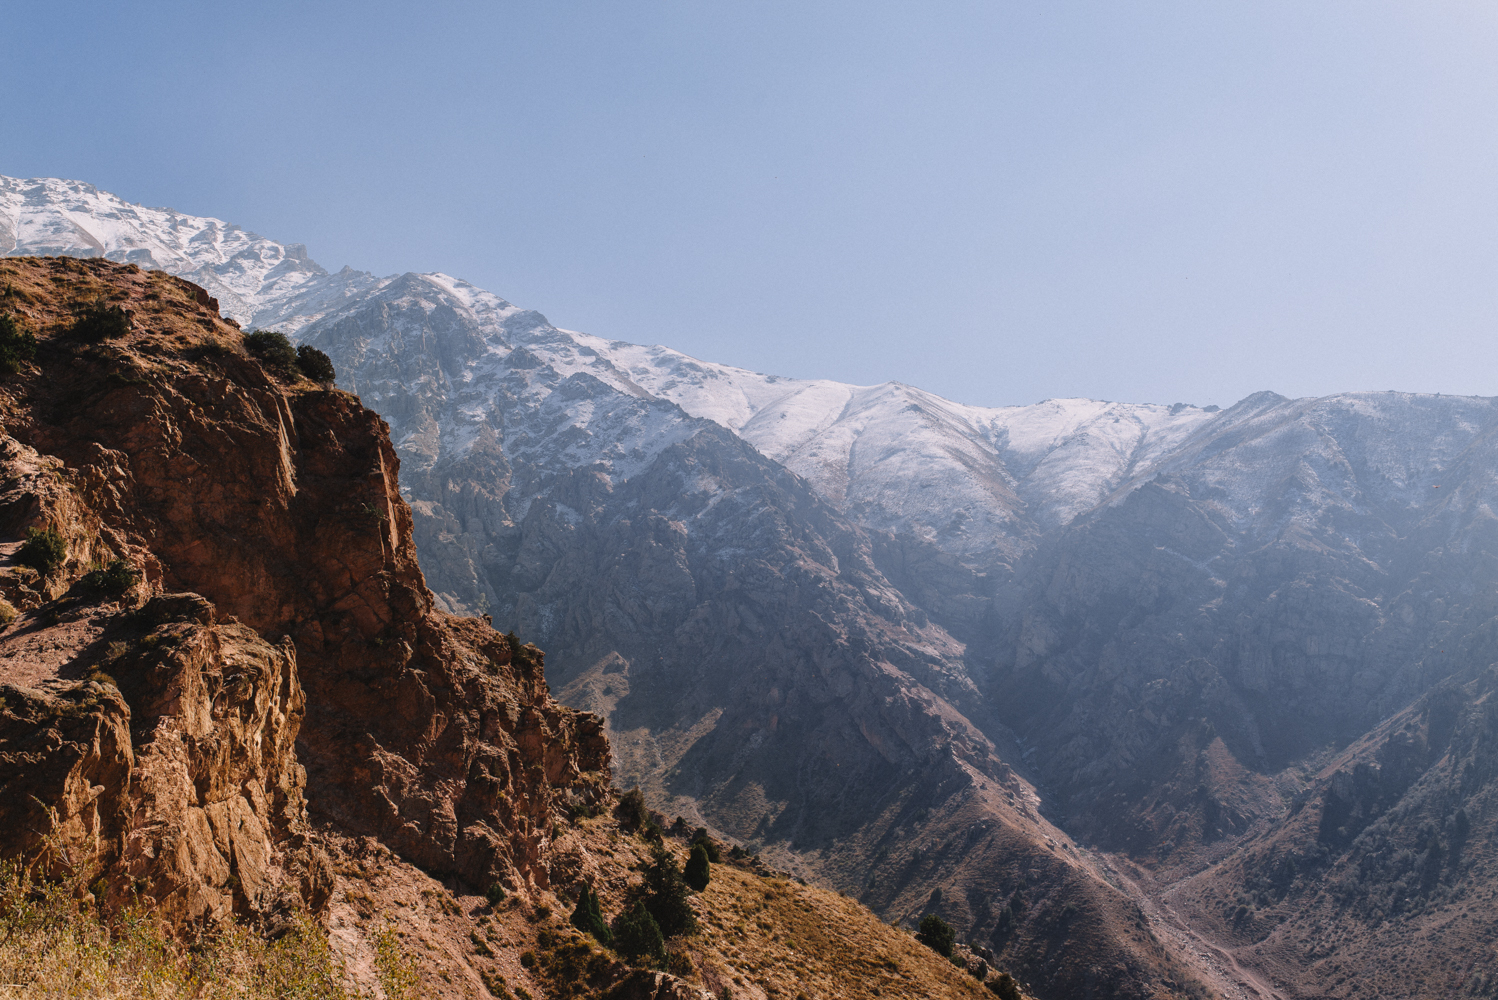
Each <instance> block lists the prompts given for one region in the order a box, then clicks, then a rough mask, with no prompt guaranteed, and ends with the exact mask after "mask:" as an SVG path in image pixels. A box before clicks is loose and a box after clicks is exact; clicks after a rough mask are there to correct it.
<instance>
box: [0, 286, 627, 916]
mask: <svg viewBox="0 0 1498 1000" xmlns="http://www.w3.org/2000/svg"><path fill="white" fill-rule="evenodd" d="M3 266H4V268H5V280H6V281H7V282H8V287H9V289H10V290H9V292H8V301H7V303H6V306H7V308H8V309H11V310H13V311H14V312H16V313H17V314H18V315H20V316H22V317H23V318H24V320H25V321H26V322H27V323H29V324H31V325H32V326H33V328H34V329H36V330H37V331H38V332H39V333H40V334H42V339H41V344H40V348H39V351H38V357H37V364H36V366H34V367H30V368H28V369H27V370H26V371H23V372H22V373H21V374H20V375H18V376H11V377H9V378H5V379H3V380H0V420H3V426H4V430H5V434H4V436H3V437H0V462H3V465H0V538H4V539H11V540H13V541H10V542H9V544H8V545H6V546H4V547H3V548H0V557H3V563H0V590H3V591H4V592H5V593H6V594H8V595H9V596H10V597H11V599H12V600H13V602H14V603H15V604H17V605H18V606H19V607H20V610H21V612H22V616H21V617H20V619H19V620H18V621H16V622H15V623H14V624H12V625H11V626H10V628H9V629H8V630H6V631H5V632H4V633H3V634H0V683H4V684H7V685H9V686H8V687H6V688H5V691H4V695H3V697H4V701H5V707H4V709H3V714H0V782H4V783H5V787H4V790H3V791H0V803H3V804H0V810H5V812H4V813H3V814H0V815H3V818H4V819H6V820H8V821H10V822H11V825H12V827H13V828H14V829H18V830H22V831H26V832H25V833H24V834H23V835H22V836H20V837H19V838H18V839H8V840H7V842H6V848H7V850H11V851H14V850H35V849H36V848H37V847H38V846H39V844H40V843H41V840H42V838H46V837H51V838H52V840H53V841H54V842H56V843H57V846H58V848H59V849H60V850H63V851H66V852H67V853H68V854H69V855H70V856H72V857H73V858H74V860H78V859H81V858H96V859H97V860H98V861H99V863H101V864H102V865H104V866H105V868H106V869H107V870H108V871H109V872H112V873H114V874H115V875H117V876H118V877H117V878H116V879H115V880H114V881H113V882H111V886H112V888H111V892H112V893H118V894H120V896H121V898H123V896H124V895H125V894H128V893H130V892H134V891H149V892H150V894H151V895H152V896H153V898H156V899H158V900H159V901H160V902H161V904H162V907H163V911H164V912H165V913H167V914H169V915H171V916H172V917H174V918H176V919H180V920H183V921H190V920H213V919H219V918H222V917H224V916H226V915H227V914H229V913H231V912H239V913H269V912H272V911H274V910H275V909H277V908H278V907H280V906H282V905H283V904H284V903H286V902H287V901H288V900H289V899H290V898H291V897H293V896H295V897H300V898H301V900H302V901H303V902H313V903H315V902H316V901H317V897H318V896H319V895H323V896H325V894H326V891H327V883H328V879H327V877H326V873H325V872H321V871H320V869H321V868H324V867H325V866H326V861H325V860H322V859H319V857H318V855H317V851H316V849H315V846H314V845H313V844H312V843H311V842H310V841H309V840H308V838H307V829H308V824H307V820H308V802H310V803H311V804H312V810H313V818H314V819H315V820H319V821H322V822H331V823H333V824H335V825H336V827H337V828H339V829H341V830H344V831H347V832H349V833H353V834H357V835H364V836H374V837H376V838H378V839H380V840H382V841H384V842H385V843H386V844H388V845H389V847H390V848H391V849H393V850H395V851H397V852H398V853H399V854H400V855H402V856H403V857H405V858H407V859H408V860H410V861H412V862H414V863H416V864H419V865H421V866H422V867H423V868H425V869H426V870H428V871H430V872H433V873H436V874H439V875H447V876H450V877H458V878H461V879H463V880H466V881H467V882H468V883H469V884H472V885H476V886H486V885H489V884H492V883H494V882H500V883H502V884H507V885H510V886H512V887H518V886H522V885H526V884H536V885H543V886H544V885H545V884H547V882H548V879H549V871H548V861H547V851H546V848H547V845H548V843H549V839H550V836H551V830H552V826H553V823H554V821H555V819H556V818H558V817H560V816H565V815H566V813H567V809H568V807H569V805H572V804H577V805H584V804H589V803H594V802H596V801H597V800H599V799H600V798H601V797H603V796H605V795H606V794H607V788H608V773H609V772H608V768H609V764H608V745H607V741H606V740H605V738H604V737H603V733H602V724H601V720H599V719H598V718H597V717H596V716H591V715H588V714H585V713H578V712H574V711H571V710H569V709H565V708H563V707H561V706H560V705H558V704H557V703H556V702H554V701H553V700H552V699H551V698H550V695H549V693H548V688H547V685H546V681H545V679H544V671H543V660H542V656H541V654H540V652H539V651H538V650H535V649H534V647H524V648H522V647H520V646H519V645H518V644H513V643H511V642H510V641H508V640H507V639H506V638H505V637H504V636H502V635H500V634H499V633H497V632H495V631H494V630H493V629H492V628H491V627H490V626H489V625H488V624H487V623H486V622H484V621H481V620H479V619H458V618H453V617H452V616H450V615H448V614H446V613H444V612H442V611H440V610H437V609H435V608H434V607H433V603H432V599H431V596H430V594H429V593H428V591H427V590H426V588H425V585H424V582H423V579H422V575H421V572H420V570H419V569H418V568H417V564H416V558H415V550H414V547H413V545H412V540H411V516H410V510H409V508H408V507H407V505H406V503H405V501H404V500H402V499H401V496H400V493H399V490H398V487H397V484H396V470H397V467H398V463H397V461H396V458H395V455H394V452H393V451H392V450H391V447H390V443H389V440H388V438H387V437H386V432H385V426H384V424H383V423H382V421H381V420H380V419H379V418H378V417H377V416H375V415H374V414H373V413H371V412H369V411H368V410H366V409H364V408H363V407H362V406H361V405H360V404H359V402H358V401H357V399H355V398H354V397H352V396H349V395H347V394H345V393H342V392H338V391H336V390H324V389H321V388H315V387H312V386H311V384H310V383H302V384H301V385H284V384H282V383H281V382H278V381H277V380H276V379H274V378H272V377H270V376H268V375H267V374H266V372H265V371H264V370H263V369H262V368H261V367H260V365H259V364H258V363H257V362H255V361H254V360H252V359H250V358H249V357H247V356H245V355H244V354H243V348H242V347H241V345H240V339H241V338H240V335H239V333H238V331H237V330H235V329H234V328H233V327H230V326H227V325H225V324H224V323H222V321H220V320H219V318H218V316H217V313H216V311H215V310H214V309H213V307H212V303H211V302H209V301H205V300H206V299H207V296H206V295H202V294H200V293H201V289H196V288H195V287H194V286H191V285H188V284H187V283H185V282H182V281H179V280H178V279H174V278H170V277H168V276H166V275H164V274H160V273H147V272H141V271H139V270H138V269H135V268H133V267H122V266H118V265H112V264H108V263H106V262H94V263H90V264H83V263H80V262H75V261H71V260H66V259H58V260H41V261H30V260H26V261H7V262H6V263H5V264H4V265H3ZM101 295H102V296H106V297H108V298H109V299H111V300H113V301H117V302H122V303H125V304H127V305H128V306H129V307H130V310H131V314H132V315H133V327H134V328H133V330H132V331H131V332H130V333H129V334H128V335H127V336H125V337H122V338H120V339H115V340H109V341H106V342H104V343H99V344H90V343H84V342H82V341H80V340H78V339H77V338H75V337H73V336H72V335H70V334H69V333H68V332H67V330H68V326H69V324H70V322H71V317H70V316H69V314H68V309H69V308H70V306H71V305H72V303H74V302H75V301H77V300H78V299H80V298H85V297H87V298H89V299H92V298H94V297H97V296H101ZM26 528H39V529H40V528H48V529H52V530H55V531H57V532H58V533H59V535H60V536H61V537H62V538H63V539H64V543H65V548H66V552H65V554H64V556H63V558H62V560H61V561H60V563H59V564H58V565H56V566H55V567H48V568H47V569H46V570H45V571H44V572H41V573H37V572H34V571H32V570H30V569H27V568H25V567H22V566H20V565H19V564H18V563H17V562H16V559H17V550H18V549H19V548H20V542H21V540H22V538H23V536H24V529H26ZM112 560H119V561H120V562H121V563H122V564H123V565H124V566H126V567H129V568H130V569H131V570H133V572H134V582H133V583H131V584H130V585H128V586H125V587H123V588H117V589H116V591H114V592H110V593H107V594H106V593H101V592H99V585H98V583H97V581H96V579H95V577H97V576H98V574H95V576H90V577H87V578H85V575H86V574H88V573H89V572H90V571H92V570H96V569H99V568H101V567H104V566H106V565H107V564H108V563H109V562H110V561H112ZM91 581H92V582H91ZM33 796H34V798H33Z"/></svg>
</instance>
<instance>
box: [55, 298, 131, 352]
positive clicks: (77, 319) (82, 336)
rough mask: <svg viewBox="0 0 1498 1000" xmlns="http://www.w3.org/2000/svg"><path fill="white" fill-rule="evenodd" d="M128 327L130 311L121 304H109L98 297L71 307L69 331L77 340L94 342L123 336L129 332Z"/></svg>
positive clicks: (129, 324)
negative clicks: (71, 322)
mask: <svg viewBox="0 0 1498 1000" xmlns="http://www.w3.org/2000/svg"><path fill="white" fill-rule="evenodd" d="M130 327H131V322H130V313H128V312H126V311H125V309H124V307H123V306H116V305H110V304H109V302H108V301H106V300H105V299H102V298H100V299H95V300H94V301H92V302H90V303H87V304H85V305H79V306H75V307H74V308H73V326H72V328H71V330H70V332H71V333H72V335H73V336H75V337H77V338H78V339H79V340H85V341H88V342H89V343H91V344H96V343H98V342H99V341H101V340H113V339H114V338H116V337H123V336H124V335H125V334H127V333H129V332H130Z"/></svg>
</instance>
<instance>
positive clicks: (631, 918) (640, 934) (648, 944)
mask: <svg viewBox="0 0 1498 1000" xmlns="http://www.w3.org/2000/svg"><path fill="white" fill-rule="evenodd" d="M614 950H615V951H617V952H618V953H619V956H620V957H621V958H623V959H625V960H627V961H630V962H634V963H636V964H639V963H640V960H641V959H649V960H650V964H651V965H653V966H655V967H657V968H659V967H660V966H662V965H663V964H665V961H666V941H665V939H664V938H662V937H661V929H660V926H659V925H658V924H657V923H656V922H655V918H654V917H652V916H651V915H650V911H649V910H647V909H645V904H644V903H643V902H636V903H635V905H633V906H631V907H630V908H629V909H627V910H625V911H624V912H623V913H621V914H619V915H618V916H617V917H615V918H614Z"/></svg>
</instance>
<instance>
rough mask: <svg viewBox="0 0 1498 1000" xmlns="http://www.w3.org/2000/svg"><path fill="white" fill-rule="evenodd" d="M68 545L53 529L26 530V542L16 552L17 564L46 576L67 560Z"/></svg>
mask: <svg viewBox="0 0 1498 1000" xmlns="http://www.w3.org/2000/svg"><path fill="white" fill-rule="evenodd" d="M67 555H68V544H67V542H65V541H63V538H62V535H60V534H58V533H57V531H56V530H54V529H52V528H45V529H38V528H27V529H26V542H25V544H23V545H22V546H21V548H20V550H19V551H17V552H16V562H18V563H20V564H21V565H22V566H30V567H31V568H32V569H34V570H36V571H37V572H38V573H40V574H42V575H43V576H46V575H47V574H48V573H50V572H52V571H53V570H54V569H56V568H57V567H59V566H61V565H62V561H63V560H64V559H66V558H67Z"/></svg>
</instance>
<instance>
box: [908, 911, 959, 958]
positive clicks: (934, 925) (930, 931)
mask: <svg viewBox="0 0 1498 1000" xmlns="http://www.w3.org/2000/svg"><path fill="white" fill-rule="evenodd" d="M915 939H916V940H917V941H919V942H920V943H921V944H923V945H925V946H926V947H927V948H930V949H931V950H932V951H934V952H936V953H937V954H938V955H941V956H943V957H944V958H951V957H952V945H954V944H956V943H957V932H956V931H954V930H952V925H951V924H949V923H947V922H946V921H945V920H943V919H942V918H941V917H938V916H937V915H936V914H934V913H928V914H926V915H925V916H924V917H922V918H921V927H920V930H918V931H916V933H915Z"/></svg>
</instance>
